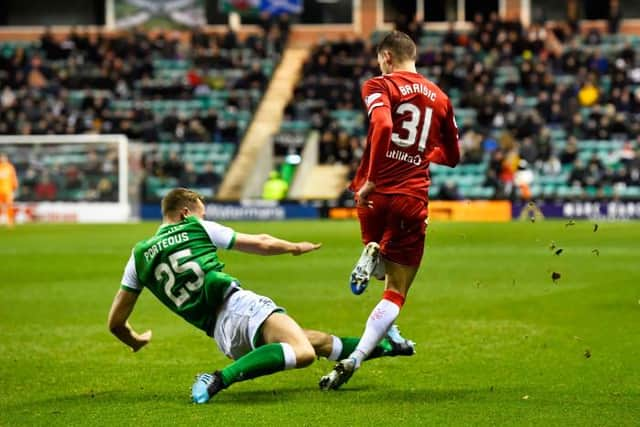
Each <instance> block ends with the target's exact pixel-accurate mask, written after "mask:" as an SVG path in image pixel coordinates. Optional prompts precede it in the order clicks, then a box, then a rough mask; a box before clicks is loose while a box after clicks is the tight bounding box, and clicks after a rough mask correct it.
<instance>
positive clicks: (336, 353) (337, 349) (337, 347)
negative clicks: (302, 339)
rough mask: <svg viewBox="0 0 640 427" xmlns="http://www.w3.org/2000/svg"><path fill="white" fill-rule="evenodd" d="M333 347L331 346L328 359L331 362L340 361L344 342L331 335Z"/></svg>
mask: <svg viewBox="0 0 640 427" xmlns="http://www.w3.org/2000/svg"><path fill="white" fill-rule="evenodd" d="M331 338H332V339H333V345H332V346H331V354H330V355H329V356H328V357H327V359H329V360H338V359H339V358H340V353H342V340H341V339H340V338H338V337H336V336H335V335H331Z"/></svg>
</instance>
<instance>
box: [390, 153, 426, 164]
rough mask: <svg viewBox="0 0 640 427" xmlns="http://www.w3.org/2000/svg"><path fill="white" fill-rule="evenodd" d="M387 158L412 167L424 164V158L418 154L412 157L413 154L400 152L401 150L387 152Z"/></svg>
mask: <svg viewBox="0 0 640 427" xmlns="http://www.w3.org/2000/svg"><path fill="white" fill-rule="evenodd" d="M386 157H387V158H388V159H393V160H400V161H401V162H407V163H411V164H412V165H416V166H420V164H421V163H422V157H420V154H416V155H415V156H412V155H411V154H409V153H407V152H405V151H400V150H389V151H387V154H386Z"/></svg>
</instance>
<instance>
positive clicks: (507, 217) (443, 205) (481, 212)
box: [329, 200, 511, 222]
mask: <svg viewBox="0 0 640 427" xmlns="http://www.w3.org/2000/svg"><path fill="white" fill-rule="evenodd" d="M357 217H358V212H357V209H356V208H349V207H335V208H330V209H329V218H334V219H347V218H357ZM429 219H430V220H441V221H461V222H476V221H489V222H506V221H511V202H508V201H487V200H473V201H471V200H465V201H454V202H449V201H438V200H435V201H432V202H429Z"/></svg>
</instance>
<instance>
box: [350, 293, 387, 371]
mask: <svg viewBox="0 0 640 427" xmlns="http://www.w3.org/2000/svg"><path fill="white" fill-rule="evenodd" d="M398 314H400V307H398V306H397V305H396V304H395V303H393V302H391V301H389V300H386V299H383V300H382V301H380V302H379V303H378V305H376V307H375V308H374V309H373V311H372V312H371V314H370V315H369V319H368V320H367V326H366V328H365V330H364V333H363V334H362V337H361V338H360V342H359V343H358V347H356V349H355V350H354V352H353V353H351V355H350V356H349V357H352V358H354V359H356V368H359V367H360V364H361V363H362V361H363V360H364V359H366V358H367V356H369V354H370V353H371V352H372V351H373V349H374V348H375V346H376V345H377V344H378V343H379V342H380V340H381V339H382V338H384V335H385V334H386V333H387V331H388V330H389V328H390V327H391V325H392V324H393V322H394V321H395V320H396V318H397V317H398Z"/></svg>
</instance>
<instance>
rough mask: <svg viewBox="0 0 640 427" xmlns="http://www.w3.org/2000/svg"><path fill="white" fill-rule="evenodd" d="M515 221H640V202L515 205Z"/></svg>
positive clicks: (617, 201)
mask: <svg viewBox="0 0 640 427" xmlns="http://www.w3.org/2000/svg"><path fill="white" fill-rule="evenodd" d="M512 214H513V218H514V219H530V218H531V217H532V216H534V215H535V216H536V217H544V218H584V219H611V220H618V219H640V200H612V201H557V202H540V203H514V204H513V207H512Z"/></svg>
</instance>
